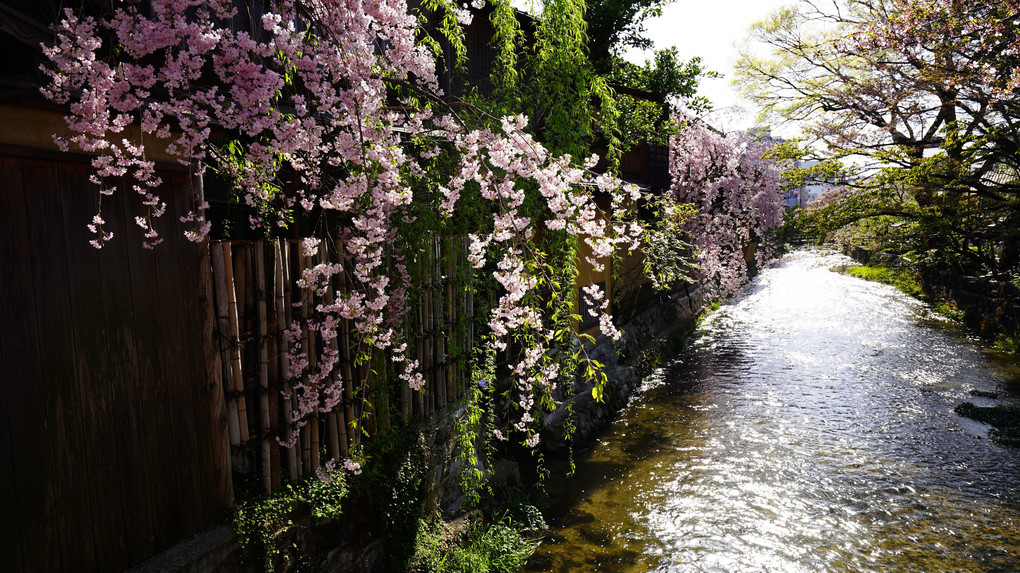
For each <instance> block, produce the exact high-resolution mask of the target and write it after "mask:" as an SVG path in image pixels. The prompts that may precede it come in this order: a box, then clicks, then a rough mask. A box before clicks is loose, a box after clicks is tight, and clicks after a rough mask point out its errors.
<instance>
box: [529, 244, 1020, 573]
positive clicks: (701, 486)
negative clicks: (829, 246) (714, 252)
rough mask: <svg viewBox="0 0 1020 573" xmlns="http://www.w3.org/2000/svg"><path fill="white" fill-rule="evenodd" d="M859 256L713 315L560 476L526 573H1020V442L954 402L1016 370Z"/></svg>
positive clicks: (799, 270) (755, 288)
mask: <svg viewBox="0 0 1020 573" xmlns="http://www.w3.org/2000/svg"><path fill="white" fill-rule="evenodd" d="M848 262H849V259H845V258H844V257H841V256H839V255H835V254H832V253H824V252H809V251H801V252H796V253H793V254H792V255H788V256H787V257H786V258H784V259H783V260H781V261H779V262H778V263H777V264H775V265H774V266H773V267H772V268H769V269H766V270H765V271H763V272H762V273H761V275H759V276H758V277H757V278H756V279H755V280H754V281H752V282H751V283H750V284H749V285H748V286H747V288H745V290H744V292H743V293H742V294H741V295H740V296H738V297H736V298H735V299H734V300H732V301H731V302H729V303H727V304H724V305H723V306H722V308H720V309H719V310H718V311H716V312H715V313H713V314H712V315H711V316H710V317H709V318H708V320H707V321H706V322H705V323H704V324H703V325H702V327H701V328H700V329H699V331H698V332H697V333H696V334H695V335H694V337H693V339H692V342H691V343H690V344H688V346H687V347H686V348H684V349H683V350H682V351H681V352H680V353H679V356H677V357H676V358H675V360H674V361H673V362H672V363H671V364H669V365H668V366H667V367H665V368H662V369H661V370H660V371H658V372H657V373H655V374H654V375H653V376H651V377H650V378H649V379H648V380H646V381H645V383H644V385H643V387H642V390H641V392H640V393H639V394H638V395H637V396H635V398H634V399H632V400H631V403H630V405H629V406H628V407H627V408H626V409H625V410H624V411H623V412H622V413H621V414H620V416H619V418H618V420H617V421H616V422H615V423H614V424H613V425H612V426H611V427H610V428H609V429H608V430H607V431H606V433H605V434H604V435H603V436H602V437H601V438H600V439H599V440H598V441H597V443H596V444H595V445H594V446H592V447H591V448H590V449H589V450H587V451H586V452H583V453H580V454H578V456H577V458H578V468H577V477H574V478H571V479H567V480H563V481H560V482H559V483H556V484H553V485H551V486H550V490H549V493H550V498H551V499H552V500H553V502H552V503H553V506H552V507H551V508H550V512H549V513H550V515H551V517H552V519H551V520H550V521H551V526H553V527H554V533H553V534H552V535H551V536H550V537H549V538H548V539H546V541H544V542H543V544H542V546H541V547H540V548H539V550H538V553H537V554H536V556H535V557H534V558H533V559H532V561H531V563H530V565H529V567H528V570H531V571H628V572H629V571H723V572H736V571H774V572H779V571H781V572H796V571H805V572H815V571H924V572H935V571H1020V487H1018V484H1020V482H1018V480H1020V450H1014V449H1009V448H1005V447H1002V446H999V445H997V444H995V443H993V442H992V441H990V440H989V439H987V427H986V426H984V425H983V424H980V423H977V422H974V421H971V420H968V419H965V418H961V417H959V416H957V415H956V414H954V413H953V408H954V407H955V406H956V405H957V404H959V403H961V402H964V401H968V400H969V401H972V402H975V403H978V404H980V405H990V404H992V403H995V402H1001V401H1002V400H997V401H993V400H988V399H984V398H975V397H974V396H972V395H970V393H969V392H970V391H971V390H980V391H990V392H1000V393H1003V392H1004V393H1005V396H1006V397H1005V398H1004V400H1005V401H1007V402H1009V401H1010V400H1013V399H1012V398H1010V396H1011V394H1010V391H1009V389H1011V388H1015V387H1016V383H1017V380H1018V379H1020V371H1018V369H1017V368H1016V366H1015V365H1013V364H1012V363H1010V362H1009V361H1006V360H1004V359H1003V358H1002V357H997V356H995V355H994V354H993V353H989V352H987V351H983V350H982V348H981V346H980V345H979V344H978V342H977V341H975V340H973V339H970V338H968V337H967V336H966V334H965V333H964V332H963V331H962V330H960V329H959V328H958V327H956V326H954V325H953V324H951V323H949V322H948V321H946V320H944V319H942V318H940V317H939V316H938V315H936V314H934V313H933V312H931V311H930V310H928V309H927V308H926V307H925V306H924V305H922V304H921V303H918V302H916V301H914V300H913V299H910V298H909V297H906V296H904V295H901V294H900V293H898V292H896V291H895V290H894V289H892V288H891V287H887V286H885V285H881V284H876V283H869V282H865V281H862V280H859V279H855V278H852V277H849V276H845V275H840V274H837V273H833V272H830V271H829V270H828V269H829V268H830V267H832V266H835V265H839V264H846V263H848ZM552 470H553V473H554V474H555V473H556V472H559V471H562V468H559V467H554V468H552Z"/></svg>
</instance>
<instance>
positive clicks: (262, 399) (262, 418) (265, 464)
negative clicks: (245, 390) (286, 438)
mask: <svg viewBox="0 0 1020 573" xmlns="http://www.w3.org/2000/svg"><path fill="white" fill-rule="evenodd" d="M265 244H266V242H265V241H264V240H260V241H256V242H255V297H256V300H257V305H258V310H257V314H258V323H259V331H258V332H259V345H258V346H259V372H258V380H259V422H260V426H259V429H260V434H261V436H260V440H261V446H262V476H261V477H262V490H263V491H264V492H265V493H266V494H267V495H268V494H271V493H273V479H272V473H273V469H272V465H271V462H272V456H271V454H270V451H269V450H270V448H269V347H268V338H269V325H268V321H267V311H266V252H265Z"/></svg>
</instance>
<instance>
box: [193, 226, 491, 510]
mask: <svg viewBox="0 0 1020 573" xmlns="http://www.w3.org/2000/svg"><path fill="white" fill-rule="evenodd" d="M427 245H428V247H427V249H426V250H425V252H424V253H423V254H422V256H421V257H420V259H421V260H420V261H418V264H417V265H414V268H413V269H412V271H411V272H412V273H413V275H412V277H413V279H414V280H415V281H416V282H417V284H418V285H420V288H415V289H412V290H411V291H410V292H408V294H407V297H408V306H409V310H408V313H407V317H406V319H405V327H406V332H407V333H408V337H409V338H408V340H407V342H408V345H409V346H410V348H412V358H417V360H418V362H419V367H420V369H421V372H422V375H423V376H424V379H425V385H424V387H423V388H422V390H421V391H419V392H415V391H412V390H411V389H410V388H408V387H407V385H406V384H403V383H402V382H401V381H400V380H399V378H398V377H397V375H396V369H395V368H394V366H393V365H392V364H391V363H390V361H389V358H388V357H387V356H386V355H384V354H383V353H382V352H379V351H375V352H373V353H367V352H366V348H365V345H364V343H363V342H362V341H360V340H359V337H358V333H357V332H355V331H354V330H353V328H352V324H351V321H347V320H344V321H341V324H340V328H339V332H338V336H337V337H336V338H333V339H332V340H329V341H328V342H327V341H324V340H323V339H322V337H320V336H317V333H316V332H315V331H313V330H308V329H304V330H303V334H302V339H301V340H300V343H301V345H302V348H304V349H305V350H306V351H307V352H308V353H309V356H310V362H311V363H312V364H315V362H316V359H317V358H318V357H319V356H321V355H322V353H323V352H324V351H330V352H335V353H337V355H338V357H339V364H338V366H337V367H336V368H335V369H334V371H333V374H332V378H331V379H330V383H331V384H332V383H339V384H340V385H341V386H340V387H341V389H342V399H341V401H340V403H339V404H338V405H337V406H336V407H335V408H333V409H331V410H330V411H328V412H327V411H320V410H318V409H316V411H314V412H313V413H312V414H311V415H310V417H309V418H308V419H307V420H306V421H305V422H306V423H304V424H303V425H301V426H300V428H297V424H296V422H297V420H295V419H294V412H295V411H296V407H297V397H296V396H295V395H294V389H293V388H294V386H293V384H294V379H293V377H292V376H293V373H292V371H291V365H290V361H289V359H288V352H289V351H290V341H289V340H288V339H287V337H286V336H285V335H284V331H285V330H286V329H287V328H288V327H289V325H291V324H292V323H293V322H294V321H304V320H308V319H309V318H310V317H311V315H312V314H313V313H314V309H315V308H316V307H317V306H318V305H320V304H331V303H333V302H334V301H335V298H336V297H337V296H347V295H349V294H350V293H351V291H352V289H354V288H356V285H355V284H354V283H353V282H352V280H351V278H350V277H351V273H350V271H352V267H351V262H350V261H344V260H341V257H340V255H339V254H338V253H343V252H344V245H343V244H342V242H340V241H336V242H334V243H331V244H329V245H328V247H329V248H326V246H327V245H326V244H325V243H323V245H322V246H320V252H319V253H318V254H316V255H314V256H310V254H309V253H307V252H305V250H304V248H303V246H302V243H301V241H298V240H292V239H290V240H288V239H263V240H257V241H220V242H214V243H213V245H212V248H211V249H210V264H211V267H212V274H213V284H214V290H215V296H214V302H215V317H216V321H215V323H216V336H215V338H216V339H217V340H218V346H217V350H218V353H219V361H218V362H219V367H220V370H221V371H220V372H217V373H216V374H217V376H215V377H214V378H216V379H218V380H221V381H222V384H223V391H224V396H225V397H226V400H225V402H226V409H227V428H228V436H229V441H230V448H231V460H232V466H233V471H234V474H235V479H234V484H235V488H238V487H254V486H257V487H258V488H260V489H261V490H262V491H263V492H264V493H267V494H268V493H272V492H275V491H279V490H280V488H281V487H282V485H283V483H285V482H287V481H290V482H294V481H296V480H298V479H301V478H302V477H304V476H309V475H312V474H314V473H315V471H316V469H317V468H319V467H320V466H323V465H325V463H326V462H327V461H328V460H336V461H337V462H340V461H342V460H343V458H344V457H345V456H346V455H348V452H349V450H350V448H352V447H354V446H356V445H357V444H359V443H361V441H362V439H363V438H365V436H366V435H367V436H372V435H375V433H376V431H378V430H380V429H384V428H387V427H389V426H390V425H391V424H392V423H393V420H394V417H395V416H396V417H402V418H404V419H407V418H409V417H418V418H424V417H428V416H432V415H434V414H435V412H437V411H439V410H442V409H443V408H446V407H447V406H448V405H449V404H451V403H455V402H457V401H458V400H460V399H461V398H462V397H463V396H464V395H465V391H466V389H467V384H468V383H469V381H470V373H469V371H468V368H469V361H468V360H467V357H468V355H469V349H470V348H471V344H472V342H473V335H474V324H473V316H474V301H473V299H472V296H471V293H470V292H468V291H467V289H465V288H463V287H462V285H463V282H462V279H463V277H459V276H458V269H463V268H465V267H466V265H465V264H464V261H465V253H466V252H467V239H466V238H465V237H434V238H432V239H429V240H428V241H427ZM338 263H339V264H341V265H343V269H344V272H342V273H340V274H339V275H336V276H335V277H334V279H333V283H332V284H331V285H330V288H328V289H326V290H325V291H324V292H321V293H314V292H312V291H311V290H309V289H302V288H300V287H298V285H297V280H298V278H299V277H300V276H301V271H302V269H305V268H308V267H310V266H313V265H315V264H338ZM359 356H361V357H362V359H361V360H358V357H359ZM366 357H367V358H366ZM307 375H308V373H307V372H305V373H304V376H307ZM304 382H305V384H306V385H307V384H308V380H307V378H306V379H305V380H304ZM294 431H296V432H297V434H296V439H295V440H294V441H293V442H292V443H293V446H291V447H287V446H286V444H287V443H291V442H288V440H287V438H288V437H289V436H291V434H292V432H294Z"/></svg>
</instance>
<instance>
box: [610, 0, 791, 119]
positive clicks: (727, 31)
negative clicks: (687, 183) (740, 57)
mask: <svg viewBox="0 0 1020 573" xmlns="http://www.w3.org/2000/svg"><path fill="white" fill-rule="evenodd" d="M795 2H796V0H673V3H671V4H668V5H667V6H666V7H665V8H664V9H663V12H662V16H661V17H660V18H656V19H654V20H650V21H649V22H647V26H646V29H647V35H648V37H649V38H651V39H652V41H653V42H655V47H656V48H668V47H670V46H676V48H677V52H678V53H679V55H680V57H681V58H682V59H685V60H686V59H689V58H691V57H694V56H701V60H702V62H703V63H704V64H705V67H706V68H708V69H710V70H713V71H716V72H719V73H720V74H722V75H723V76H724V77H722V78H718V79H705V80H703V81H702V82H701V89H700V90H699V93H700V94H701V95H704V96H705V97H707V98H708V99H709V100H711V101H712V104H713V105H714V107H715V109H716V110H725V109H728V108H733V107H734V106H738V105H739V106H740V107H742V108H744V109H747V110H749V111H748V112H747V113H744V114H742V115H740V116H738V117H740V118H741V119H736V120H734V125H726V126H720V127H722V128H723V129H745V128H747V127H751V126H752V125H753V120H754V117H755V115H756V114H757V110H756V109H751V104H750V103H748V102H745V101H743V100H740V99H739V98H738V96H737V91H736V88H735V87H733V86H732V85H730V81H731V79H732V78H733V65H734V64H735V63H736V61H737V48H736V44H738V43H739V42H740V41H741V40H743V39H744V38H745V37H746V36H747V29H748V27H750V25H751V24H752V23H754V22H756V21H758V20H761V19H762V18H764V17H765V16H766V15H767V14H768V13H769V12H771V11H773V10H775V9H776V8H779V7H781V6H788V5H791V4H794V3H795ZM649 56H650V53H641V52H637V51H634V52H631V53H628V54H627V59H628V60H631V61H634V62H642V61H644V60H646V59H648V57H649ZM783 131H784V135H785V134H786V133H785V132H786V131H787V130H783Z"/></svg>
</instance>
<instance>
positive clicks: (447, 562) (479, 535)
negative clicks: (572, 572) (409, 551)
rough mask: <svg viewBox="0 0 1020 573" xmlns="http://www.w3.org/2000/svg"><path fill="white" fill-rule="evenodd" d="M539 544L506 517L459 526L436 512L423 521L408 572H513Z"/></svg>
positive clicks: (522, 564) (521, 565)
mask: <svg viewBox="0 0 1020 573" xmlns="http://www.w3.org/2000/svg"><path fill="white" fill-rule="evenodd" d="M543 523H544V522H543ZM537 546H538V543H537V542H536V541H532V540H530V539H528V538H527V537H525V536H524V534H522V532H521V531H520V529H518V527H516V526H515V525H514V522H513V521H512V520H511V519H510V518H508V517H506V516H504V517H503V518H502V519H501V520H500V521H498V522H495V523H490V524H486V523H484V522H482V521H477V522H475V523H473V524H472V523H465V524H462V526H461V527H460V528H456V527H453V526H451V525H450V524H447V523H445V522H444V521H443V520H442V519H441V518H440V517H439V515H438V514H436V515H433V516H431V517H430V518H428V519H426V520H423V527H422V528H420V530H419V534H418V538H417V540H416V544H415V552H414V556H413V558H412V560H411V563H410V564H409V568H408V571H410V572H411V573H512V572H516V571H518V570H520V568H521V567H523V566H524V563H525V562H526V561H527V560H528V557H530V556H531V554H532V553H533V552H534V551H535V547H537Z"/></svg>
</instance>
